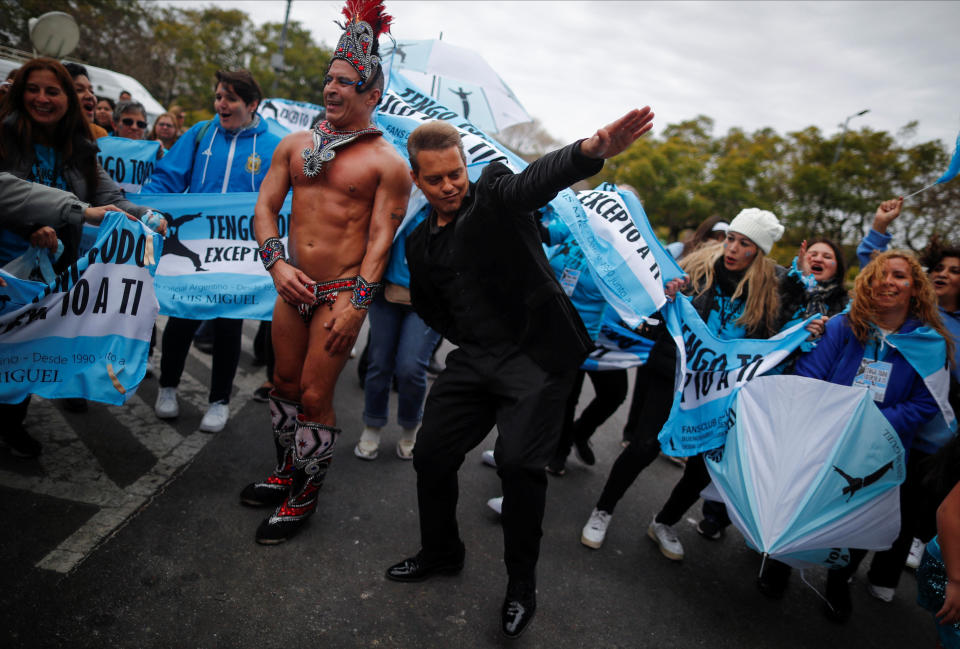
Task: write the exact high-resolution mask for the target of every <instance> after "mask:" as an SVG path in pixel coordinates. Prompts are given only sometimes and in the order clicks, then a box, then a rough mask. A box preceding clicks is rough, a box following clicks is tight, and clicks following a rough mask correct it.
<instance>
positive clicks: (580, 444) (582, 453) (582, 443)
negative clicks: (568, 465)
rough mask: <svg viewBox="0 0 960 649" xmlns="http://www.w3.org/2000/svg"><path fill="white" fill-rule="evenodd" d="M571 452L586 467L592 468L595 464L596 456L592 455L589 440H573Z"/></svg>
mask: <svg viewBox="0 0 960 649" xmlns="http://www.w3.org/2000/svg"><path fill="white" fill-rule="evenodd" d="M573 451H574V452H575V453H576V454H577V457H578V458H579V459H580V461H581V462H583V463H584V464H586V465H587V466H593V465H594V464H596V463H597V456H596V455H594V454H593V449H592V448H591V447H590V440H589V439H584V440H579V439H575V440H573Z"/></svg>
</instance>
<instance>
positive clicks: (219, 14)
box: [0, 0, 331, 121]
mask: <svg viewBox="0 0 960 649" xmlns="http://www.w3.org/2000/svg"><path fill="white" fill-rule="evenodd" d="M51 9H56V10H59V11H65V12H67V13H69V14H71V15H72V16H73V17H74V18H75V19H76V21H77V25H78V26H79V28H80V44H79V45H78V46H77V49H76V50H74V52H73V53H72V54H71V55H70V59H72V60H79V61H83V62H85V63H89V64H91V65H96V66H99V67H103V68H109V69H111V70H116V71H117V72H122V73H124V74H128V75H130V76H132V77H134V78H135V79H137V80H138V81H140V83H142V84H143V85H144V86H145V87H146V88H147V90H149V91H150V94H152V95H153V96H154V97H156V98H157V100H158V101H159V102H160V103H161V104H163V105H165V106H170V105H171V104H173V103H178V104H180V105H181V106H183V107H184V108H185V109H186V110H187V111H188V113H189V115H190V118H191V119H190V120H188V121H195V120H197V119H200V118H204V117H208V116H209V115H211V114H212V108H213V90H214V74H215V73H216V71H217V70H219V69H236V68H247V69H249V70H250V71H251V72H252V73H253V75H254V78H255V79H257V81H258V82H259V83H260V86H261V88H262V89H263V92H264V96H271V95H274V94H276V96H280V97H284V98H287V99H295V100H302V101H310V102H314V103H319V102H320V91H321V89H322V87H323V85H322V81H323V76H324V74H325V72H326V69H327V66H328V64H329V62H330V55H331V50H330V49H328V48H325V47H323V46H321V45H317V44H315V43H313V42H312V40H311V38H310V33H309V31H308V30H307V29H306V28H304V27H303V25H302V24H300V23H299V22H296V21H293V22H291V23H290V24H289V25H288V28H287V47H286V50H285V52H284V59H285V64H286V66H287V67H286V69H285V70H284V71H283V72H282V73H281V74H280V75H279V76H278V74H277V73H276V72H275V71H274V70H273V69H272V68H271V67H270V56H271V54H273V53H274V52H277V51H278V50H279V43H280V32H281V30H282V27H283V26H282V24H278V23H268V24H266V25H262V26H260V27H255V26H254V25H253V23H252V22H251V20H250V18H249V16H248V15H247V14H246V12H244V11H243V10H241V9H221V8H218V7H215V6H213V5H209V6H203V5H200V4H198V5H197V6H195V7H190V8H186V9H181V8H176V7H168V6H163V5H159V4H156V3H152V2H146V1H144V0H68V1H67V2H63V3H60V4H59V6H56V7H51V4H50V2H49V0H46V1H45V0H0V45H6V46H8V47H13V48H15V49H20V50H24V51H28V52H29V51H31V45H30V40H29V37H28V35H27V20H28V19H29V18H32V17H36V16H39V15H41V14H43V13H45V12H47V11H50V10H51ZM274 83H276V92H275V93H274V92H273V88H274Z"/></svg>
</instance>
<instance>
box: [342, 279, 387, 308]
mask: <svg viewBox="0 0 960 649" xmlns="http://www.w3.org/2000/svg"><path fill="white" fill-rule="evenodd" d="M381 286H383V284H382V283H380V282H369V283H368V282H367V281H365V280H364V279H363V278H362V277H360V276H359V275H357V280H356V282H354V284H353V295H351V296H350V304H352V305H353V308H354V309H357V310H366V309H369V308H370V303H371V302H373V298H374V297H375V296H376V295H377V291H379V290H380V287H381Z"/></svg>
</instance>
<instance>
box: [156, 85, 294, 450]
mask: <svg viewBox="0 0 960 649" xmlns="http://www.w3.org/2000/svg"><path fill="white" fill-rule="evenodd" d="M262 97H263V94H262V92H261V91H260V86H259V85H258V84H257V82H256V80H254V78H253V76H251V74H250V73H249V72H247V71H246V70H237V71H233V72H228V71H223V70H220V71H218V72H217V85H216V94H215V98H214V102H213V106H214V109H215V110H216V112H217V116H216V117H214V118H213V119H212V120H210V121H207V122H200V123H199V124H195V125H194V126H193V127H192V128H191V129H190V130H188V131H187V132H186V133H185V134H184V135H183V136H182V137H181V138H180V139H179V140H177V143H176V144H175V145H173V148H172V149H170V151H169V152H168V153H167V154H166V155H165V156H164V157H163V159H162V160H160V162H158V163H157V166H156V168H155V169H154V171H153V175H152V176H151V177H150V179H149V180H148V181H147V182H146V183H145V184H144V186H143V193H182V192H185V193H189V194H197V193H227V192H255V191H258V190H259V189H260V183H261V182H262V181H263V179H264V177H265V176H266V175H267V170H268V169H269V168H270V159H271V157H272V156H273V150H274V149H275V148H276V146H277V145H278V144H279V143H280V137H279V136H277V135H275V134H274V133H271V132H269V131H268V130H267V123H266V120H263V119H261V118H260V116H259V115H258V114H257V106H259V104H260V100H261V99H262ZM198 270H200V269H198ZM200 322H201V321H200V320H189V319H185V318H176V317H171V318H170V319H169V320H168V321H167V326H166V327H165V328H164V331H163V342H162V345H163V346H162V351H161V357H160V391H159V393H158V395H157V402H156V405H155V406H154V411H155V412H156V414H157V417H160V418H161V419H169V418H173V417H176V416H177V415H178V414H180V406H179V404H178V402H177V385H179V383H180V375H181V374H183V368H184V364H185V363H186V360H187V354H188V353H189V351H190V343H191V341H192V340H193V335H194V333H195V332H196V330H197V328H198V327H199V326H200ZM242 327H243V320H240V319H232V318H216V319H215V320H213V334H214V343H213V368H212V378H211V382H210V396H209V400H210V407H209V408H208V410H207V412H206V414H205V415H204V416H203V420H202V421H201V422H200V430H202V431H205V432H208V433H215V432H219V431H220V430H223V427H224V426H225V425H226V423H227V419H228V418H229V416H230V408H229V406H228V405H227V404H228V403H229V402H230V392H231V390H232V388H233V377H234V376H235V374H236V372H237V363H238V362H239V361H240V339H241V329H242Z"/></svg>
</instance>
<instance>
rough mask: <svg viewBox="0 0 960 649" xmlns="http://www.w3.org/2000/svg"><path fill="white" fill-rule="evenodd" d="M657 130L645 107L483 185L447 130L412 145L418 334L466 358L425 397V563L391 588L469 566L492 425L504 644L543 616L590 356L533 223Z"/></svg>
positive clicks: (439, 125) (494, 174) (392, 574)
mask: <svg viewBox="0 0 960 649" xmlns="http://www.w3.org/2000/svg"><path fill="white" fill-rule="evenodd" d="M652 120H653V113H652V112H651V111H650V108H649V107H646V108H644V109H642V110H632V111H630V112H629V113H627V114H626V115H624V116H623V117H621V118H620V119H618V120H616V121H615V122H613V123H611V124H609V125H607V126H605V127H603V128H600V129H599V130H597V131H596V133H594V135H593V136H592V137H589V138H587V139H585V140H580V141H579V142H576V143H574V144H571V145H569V146H567V147H564V148H563V149H560V150H558V151H554V152H552V153H549V154H547V155H545V156H544V157H542V158H540V159H539V160H537V161H535V162H533V163H532V164H531V165H530V166H529V167H527V168H526V169H524V170H523V171H521V172H520V173H517V174H514V173H512V172H511V171H510V169H509V168H508V167H507V166H506V165H504V164H502V163H500V162H494V163H490V164H489V165H487V166H486V167H484V169H483V171H482V173H481V175H480V178H479V180H478V181H477V182H475V183H471V182H470V181H469V177H468V175H467V166H466V156H465V154H464V150H463V147H462V142H461V139H460V134H459V132H458V131H457V129H456V128H455V127H454V126H452V125H451V124H449V123H446V122H442V121H436V122H427V123H426V124H424V125H422V126H420V127H418V128H417V129H416V130H414V131H413V133H412V134H411V135H410V137H409V139H408V141H407V150H408V152H409V155H410V164H411V167H412V171H411V174H412V176H413V180H414V182H415V184H416V185H417V187H418V188H419V189H420V190H421V191H423V193H424V196H425V197H426V198H427V200H428V201H429V202H430V204H431V205H432V206H433V212H432V213H431V214H430V216H429V218H428V219H427V220H426V221H424V223H422V224H421V225H420V226H419V227H418V228H417V229H416V230H415V231H414V232H413V234H411V235H410V237H409V238H408V239H407V261H408V262H409V264H410V278H411V281H410V292H411V298H412V300H413V305H414V309H416V311H417V313H419V314H420V316H421V317H422V318H423V320H424V322H426V323H427V324H428V325H430V326H431V327H432V328H433V329H435V330H436V331H438V332H440V333H441V335H443V337H445V338H447V339H448V340H450V341H451V342H453V343H455V344H457V345H459V348H458V349H456V350H454V351H453V352H451V353H450V354H449V355H448V356H447V362H446V367H445V369H444V370H443V372H441V373H440V375H439V376H438V377H437V379H436V381H435V383H434V384H433V388H432V389H431V391H430V394H429V396H428V397H427V403H426V406H425V409H424V417H423V423H422V425H421V428H420V432H419V433H418V439H417V445H416V448H415V449H414V457H413V463H414V468H415V469H416V471H417V498H418V502H419V510H420V551H419V552H418V553H417V554H416V555H414V556H412V557H409V558H407V559H404V560H403V561H401V562H399V563H397V564H395V565H393V566H391V567H389V568H388V569H387V572H386V577H387V579H390V580H393V581H400V582H416V581H422V580H424V579H427V578H429V577H432V576H434V575H438V574H451V573H457V572H459V571H460V570H461V569H462V568H463V562H464V555H465V548H464V544H463V542H462V540H461V539H460V534H459V530H458V526H457V519H456V507H457V498H458V490H459V487H458V479H457V472H458V469H459V467H460V465H461V464H462V463H463V459H464V456H465V455H466V453H467V452H468V451H470V450H471V449H472V448H474V447H475V446H476V445H477V444H479V443H480V442H481V441H483V439H484V438H485V437H486V436H487V434H488V433H489V432H490V429H491V428H492V427H493V426H494V425H496V426H497V430H498V437H497V441H496V444H495V447H494V456H495V459H496V464H497V473H498V474H499V475H500V479H501V486H502V489H503V506H502V511H501V521H502V525H503V535H504V562H505V563H506V567H507V574H508V582H507V592H506V596H505V597H504V600H503V605H502V607H501V610H500V623H501V627H500V628H501V631H502V632H503V633H504V635H506V636H507V637H511V638H513V637H517V636H519V635H520V634H521V633H523V631H524V630H525V629H526V627H527V625H528V624H529V623H530V620H531V619H533V616H534V614H535V613H536V607H537V603H536V565H537V559H538V556H539V551H540V538H541V536H542V529H541V525H542V520H543V514H544V506H545V500H546V490H547V477H546V471H545V470H544V467H545V466H546V464H547V462H548V461H549V460H550V457H551V455H552V453H553V451H554V449H555V448H556V445H557V441H558V435H559V432H560V427H561V424H562V418H563V413H564V403H565V402H566V399H567V396H568V395H569V392H570V388H571V386H572V384H573V379H574V377H575V375H576V371H577V368H578V367H579V366H580V364H581V363H582V362H583V360H584V359H585V358H586V355H587V354H588V353H589V351H590V350H591V349H592V348H593V341H592V340H591V339H590V336H589V334H588V333H587V331H586V329H585V327H584V325H583V322H582V320H581V319H580V316H579V315H577V312H576V309H575V308H574V306H573V304H572V303H571V302H570V299H569V298H568V297H567V295H566V294H565V293H564V290H563V288H562V287H561V286H560V284H559V283H558V282H557V279H556V276H555V275H554V273H553V271H552V270H551V269H550V266H549V264H548V263H547V260H546V256H545V255H544V252H543V247H542V244H541V237H540V232H539V229H538V227H537V222H536V218H535V216H534V214H533V212H534V210H537V209H539V208H541V207H543V206H544V205H546V204H547V203H548V202H549V201H550V200H551V199H552V198H553V197H554V196H555V195H556V194H557V192H559V191H560V190H562V189H563V188H565V187H568V186H569V185H570V184H572V183H574V182H576V181H577V180H580V179H584V178H588V177H590V176H592V175H594V174H596V173H597V172H599V171H600V169H601V168H602V167H603V160H604V159H607V158H611V157H613V156H615V155H617V154H619V153H620V152H622V151H624V150H625V149H626V148H627V147H629V146H630V145H631V144H632V143H633V142H634V141H635V140H637V139H638V138H639V137H640V136H641V135H643V134H644V133H646V132H647V131H649V130H650V128H651V127H652Z"/></svg>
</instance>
